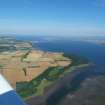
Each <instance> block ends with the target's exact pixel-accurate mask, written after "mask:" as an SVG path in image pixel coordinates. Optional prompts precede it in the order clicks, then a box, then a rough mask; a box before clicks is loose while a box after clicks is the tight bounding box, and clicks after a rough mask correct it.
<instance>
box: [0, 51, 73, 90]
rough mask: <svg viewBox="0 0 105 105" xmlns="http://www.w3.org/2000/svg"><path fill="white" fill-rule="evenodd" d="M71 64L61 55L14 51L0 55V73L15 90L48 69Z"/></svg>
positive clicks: (69, 60)
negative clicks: (20, 83)
mask: <svg viewBox="0 0 105 105" xmlns="http://www.w3.org/2000/svg"><path fill="white" fill-rule="evenodd" d="M71 63H72V60H71V59H68V58H67V57H64V56H63V53H52V52H43V51H38V50H37V51H36V50H32V51H14V52H2V53H0V73H2V74H3V75H4V77H5V78H6V79H7V80H8V81H9V83H10V84H11V85H12V86H13V87H14V88H16V84H17V83H19V82H29V81H31V80H32V79H33V78H36V77H37V76H39V75H40V74H42V73H43V72H44V71H45V70H46V69H48V68H50V67H66V66H68V65H69V64H71Z"/></svg>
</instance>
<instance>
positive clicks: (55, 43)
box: [16, 35, 105, 105]
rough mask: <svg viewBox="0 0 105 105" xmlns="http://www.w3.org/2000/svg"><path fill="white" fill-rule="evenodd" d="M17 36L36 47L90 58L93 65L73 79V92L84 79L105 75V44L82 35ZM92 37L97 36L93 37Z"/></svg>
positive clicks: (54, 104)
mask: <svg viewBox="0 0 105 105" xmlns="http://www.w3.org/2000/svg"><path fill="white" fill-rule="evenodd" d="M16 38H17V39H19V40H25V41H32V43H33V47H34V48H35V49H39V50H43V51H51V52H64V53H66V54H73V55H78V56H80V57H83V58H86V59H88V61H89V63H91V64H92V65H90V66H89V67H86V68H81V69H84V70H83V72H81V73H79V75H77V76H76V77H75V78H74V79H73V81H72V84H71V85H72V86H71V87H72V88H71V90H70V91H71V92H72V91H76V90H77V89H78V88H79V86H80V84H81V83H82V82H83V80H85V79H87V78H89V77H92V76H99V75H105V45H101V44H98V43H92V42H88V41H84V38H80V37H79V38H75V37H73V38H72V37H56V36H55V37H54V36H52V37H51V36H22V35H20V36H16ZM90 38H91V37H90ZM103 38H104V37H103ZM103 38H100V37H97V39H99V40H101V39H102V40H103ZM92 39H95V38H94V37H92ZM58 100H59V97H58ZM53 102H54V100H53ZM48 105H56V103H52V104H51V103H49V104H48Z"/></svg>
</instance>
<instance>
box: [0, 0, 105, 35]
mask: <svg viewBox="0 0 105 105" xmlns="http://www.w3.org/2000/svg"><path fill="white" fill-rule="evenodd" d="M0 33H17V34H44V35H105V0H0Z"/></svg>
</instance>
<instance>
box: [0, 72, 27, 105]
mask: <svg viewBox="0 0 105 105" xmlns="http://www.w3.org/2000/svg"><path fill="white" fill-rule="evenodd" d="M0 105H26V104H25V103H24V102H23V101H22V100H21V98H20V97H19V96H18V95H17V93H16V92H15V90H14V89H13V88H12V87H11V86H10V85H9V83H8V82H7V81H6V79H5V78H4V77H3V76H2V75H1V74H0Z"/></svg>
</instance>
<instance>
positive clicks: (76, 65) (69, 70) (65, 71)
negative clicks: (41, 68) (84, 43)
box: [21, 56, 90, 101]
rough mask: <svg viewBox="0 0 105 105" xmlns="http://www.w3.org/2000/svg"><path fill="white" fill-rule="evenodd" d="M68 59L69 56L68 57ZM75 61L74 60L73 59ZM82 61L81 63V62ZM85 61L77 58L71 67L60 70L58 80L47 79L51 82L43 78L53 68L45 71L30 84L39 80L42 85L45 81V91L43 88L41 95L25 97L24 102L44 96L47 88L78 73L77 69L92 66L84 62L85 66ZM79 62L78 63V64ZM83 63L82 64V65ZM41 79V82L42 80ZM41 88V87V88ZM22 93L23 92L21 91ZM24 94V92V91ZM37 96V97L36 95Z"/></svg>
mask: <svg viewBox="0 0 105 105" xmlns="http://www.w3.org/2000/svg"><path fill="white" fill-rule="evenodd" d="M66 57H67V56H66ZM69 58H70V59H71V57H69ZM72 58H73V56H72ZM72 60H73V59H72ZM79 60H80V61H79ZM83 61H85V60H84V59H78V57H77V58H75V59H74V60H73V62H72V64H70V65H68V66H67V67H64V68H61V69H60V71H61V74H60V75H59V76H57V77H56V78H54V79H52V78H47V79H48V80H49V81H46V79H44V80H43V79H42V78H43V76H44V77H45V76H46V74H47V73H48V71H51V70H50V69H52V68H49V69H47V70H45V72H44V73H42V74H41V75H39V76H38V77H37V78H35V79H33V80H32V81H31V82H30V83H32V82H33V81H36V80H38V79H39V80H38V81H40V83H42V82H41V81H42V80H43V81H44V83H45V84H46V85H44V86H43V85H42V87H43V89H42V88H41V93H40V92H39V93H34V94H33V95H29V96H28V97H25V98H23V99H24V100H26V101H27V100H30V99H32V98H33V97H40V96H43V95H44V92H45V89H46V88H48V87H50V86H51V85H52V84H54V83H56V81H58V80H59V79H61V78H64V77H65V76H66V75H67V74H72V72H75V71H76V69H78V68H83V67H87V66H89V65H90V64H88V62H87V61H86V62H84V64H83ZM77 62H78V63H77ZM81 62H82V63H81ZM55 68H57V67H55ZM55 68H53V69H52V70H54V69H55ZM74 75H75V73H74ZM40 79H41V80H40ZM39 88H40V87H39ZM21 91H22V90H21ZM22 92H23V91H22ZM35 94H36V95H35Z"/></svg>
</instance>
